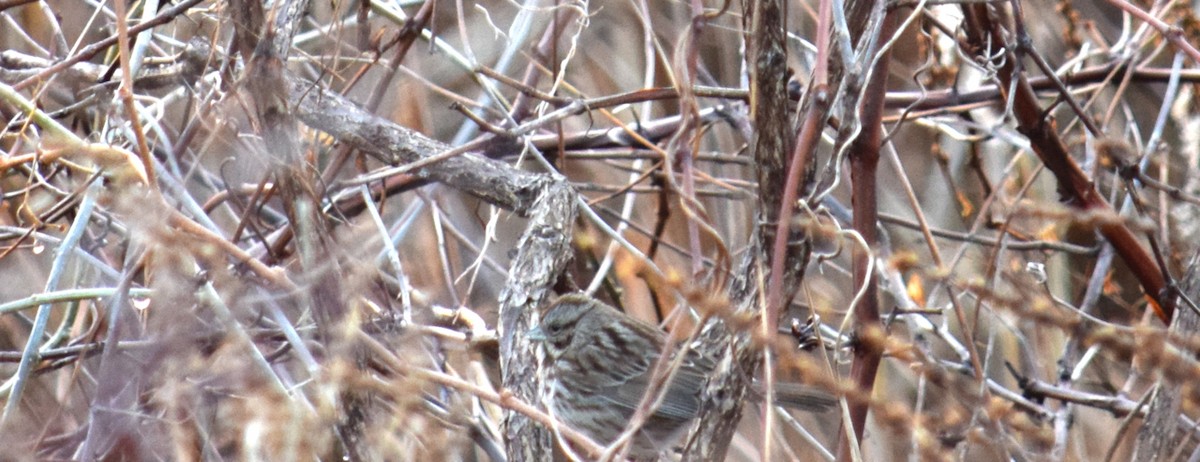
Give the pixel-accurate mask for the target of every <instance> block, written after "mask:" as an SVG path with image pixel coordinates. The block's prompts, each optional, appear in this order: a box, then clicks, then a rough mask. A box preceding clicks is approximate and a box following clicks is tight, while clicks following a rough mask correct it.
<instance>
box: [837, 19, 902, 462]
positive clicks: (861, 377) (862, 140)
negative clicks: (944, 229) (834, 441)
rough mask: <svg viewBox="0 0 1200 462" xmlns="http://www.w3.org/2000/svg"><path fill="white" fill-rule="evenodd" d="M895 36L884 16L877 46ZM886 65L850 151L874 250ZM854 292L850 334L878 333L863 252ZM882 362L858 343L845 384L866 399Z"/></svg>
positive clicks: (864, 228) (844, 449) (870, 88)
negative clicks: (860, 292) (860, 290)
mask: <svg viewBox="0 0 1200 462" xmlns="http://www.w3.org/2000/svg"><path fill="white" fill-rule="evenodd" d="M895 32H896V18H895V13H894V12H888V13H886V15H885V17H884V19H883V24H882V25H881V27H880V30H879V33H878V36H879V37H880V40H881V41H882V40H888V39H889V38H891V37H892V35H893V34H894V33H895ZM890 64H891V48H887V49H884V50H882V51H880V53H879V55H878V56H877V57H876V58H875V64H874V67H873V69H872V70H871V74H870V78H869V79H868V81H867V83H866V85H865V86H864V91H863V96H862V97H863V99H862V103H861V104H862V105H861V109H860V112H859V116H860V117H859V123H860V124H861V128H862V132H861V133H859V136H858V138H856V139H855V140H854V141H853V144H852V145H851V147H850V151H849V161H850V181H851V183H852V186H851V187H852V203H853V207H854V230H855V231H857V232H858V233H859V234H860V235H861V236H862V238H863V240H865V241H866V243H867V245H868V246H872V247H873V246H874V245H875V243H876V242H878V241H879V236H878V233H877V232H876V223H877V220H878V212H879V208H878V207H879V203H878V200H877V199H876V193H877V184H876V174H877V170H878V165H879V148H880V144H881V143H882V142H883V125H882V121H883V110H884V102H885V99H884V96H886V94H887V82H888V70H889V68H890ZM853 258H854V259H853V263H854V287H864V286H865V287H866V291H865V292H864V293H865V294H866V296H864V297H862V299H861V300H859V301H858V306H856V307H854V308H853V309H854V325H855V327H854V330H855V332H858V333H860V334H861V333H865V332H872V331H876V332H878V331H882V322H881V320H880V317H879V299H878V297H876V296H875V289H876V287H875V278H874V275H872V274H871V273H870V272H869V269H870V268H871V267H872V266H871V261H870V259H872V258H874V256H873V255H872V254H871V253H870V251H869V250H868V249H857V250H855V252H854V257H853ZM882 358H883V350H882V349H881V348H880V345H877V344H875V343H874V342H859V343H858V344H857V345H855V347H854V360H853V362H851V364H850V380H851V381H853V382H854V384H855V387H856V388H857V389H859V390H861V391H863V392H864V393H870V391H871V390H872V389H874V388H875V375H876V372H877V371H878V370H879V363H880V361H881V360H882ZM869 409H870V408H869V403H868V402H865V401H855V402H851V403H850V426H851V428H852V429H853V432H854V433H853V434H854V435H857V436H858V438H859V439H861V438H862V432H863V428H864V427H865V426H866V422H867V411H868V410H869ZM851 443H852V442H851V441H848V440H846V439H842V440H841V444H839V445H838V455H839V456H838V458H839V460H847V459H848V458H849V456H850V454H851V453H852V451H850V448H849V444H851Z"/></svg>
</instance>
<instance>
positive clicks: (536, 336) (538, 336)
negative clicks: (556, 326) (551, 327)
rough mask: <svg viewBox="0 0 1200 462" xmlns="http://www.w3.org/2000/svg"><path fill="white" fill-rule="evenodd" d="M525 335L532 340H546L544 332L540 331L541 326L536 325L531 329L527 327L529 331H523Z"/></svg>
mask: <svg viewBox="0 0 1200 462" xmlns="http://www.w3.org/2000/svg"><path fill="white" fill-rule="evenodd" d="M525 337H526V338H528V339H529V340H531V341H534V342H544V341H546V334H545V333H544V332H542V326H537V327H534V328H533V329H529V332H526V333H525Z"/></svg>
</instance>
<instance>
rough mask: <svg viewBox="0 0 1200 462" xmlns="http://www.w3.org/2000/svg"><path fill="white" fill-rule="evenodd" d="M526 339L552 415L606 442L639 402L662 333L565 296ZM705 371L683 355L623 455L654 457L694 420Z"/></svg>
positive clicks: (663, 337)
mask: <svg viewBox="0 0 1200 462" xmlns="http://www.w3.org/2000/svg"><path fill="white" fill-rule="evenodd" d="M529 338H530V339H531V340H534V341H537V342H541V344H542V346H543V348H544V349H545V351H546V360H547V363H546V366H545V367H546V379H547V384H548V385H549V393H550V408H551V411H552V412H553V414H554V416H555V417H556V418H558V419H559V420H561V421H562V422H564V423H566V424H567V425H570V426H571V427H572V428H574V429H576V430H579V431H581V432H583V433H584V434H586V435H588V436H589V437H591V438H592V439H593V440H595V441H596V442H597V443H600V444H605V445H607V444H610V443H612V442H613V441H615V440H616V439H617V437H618V436H620V434H621V433H622V432H623V431H624V430H625V426H626V425H627V424H628V423H629V422H630V419H631V418H632V417H633V414H634V412H635V411H636V410H637V407H638V405H639V404H640V403H641V402H642V397H643V395H644V394H645V392H646V389H647V387H648V385H649V383H650V380H651V379H652V378H653V373H654V365H655V363H656V361H658V358H659V356H660V355H661V353H662V351H663V344H664V342H665V341H666V333H665V332H663V331H661V330H659V329H658V328H657V327H656V326H654V325H652V324H649V323H646V322H643V321H640V320H638V319H634V318H632V317H630V316H628V315H626V314H624V313H622V312H620V311H617V310H616V309H615V308H613V307H611V306H608V305H606V304H604V303H601V302H599V301H596V300H595V299H592V298H591V297H588V296H586V295H582V294H570V295H564V296H562V297H559V298H558V299H557V300H555V301H554V303H553V304H551V306H550V308H548V309H547V310H546V312H545V314H544V315H543V317H542V322H541V324H539V325H538V326H537V327H535V328H534V329H533V330H531V331H530V332H529ZM712 368H713V365H712V363H711V362H709V361H704V360H703V358H701V357H700V356H699V355H697V354H695V353H691V351H690V350H689V354H688V356H687V357H686V359H685V360H684V362H683V365H682V367H680V368H679V370H677V371H675V374H674V376H673V378H672V380H671V382H670V383H669V384H667V385H666V394H665V395H664V397H663V400H662V403H661V405H659V406H658V408H657V409H655V411H654V413H653V414H651V415H650V416H649V418H648V419H646V421H645V424H644V425H642V427H641V429H640V430H639V431H638V433H637V434H636V435H635V436H634V438H633V439H632V441H631V443H630V451H629V455H630V456H633V457H634V458H638V459H641V458H648V457H654V456H655V455H657V454H659V453H661V452H662V451H665V450H668V449H670V448H671V445H672V444H674V442H675V440H677V439H678V438H679V437H680V436H682V434H683V432H684V431H685V430H687V426H688V424H689V423H691V421H692V419H693V418H694V417H695V416H696V412H697V410H698V408H699V406H700V388H701V386H703V384H704V380H705V377H706V376H707V375H708V373H709V372H710V371H711V370H712Z"/></svg>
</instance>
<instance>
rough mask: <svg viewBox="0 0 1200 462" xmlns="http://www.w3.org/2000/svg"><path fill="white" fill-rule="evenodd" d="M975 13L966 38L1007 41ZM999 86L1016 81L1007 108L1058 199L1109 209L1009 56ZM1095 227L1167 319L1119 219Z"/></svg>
mask: <svg viewBox="0 0 1200 462" xmlns="http://www.w3.org/2000/svg"><path fill="white" fill-rule="evenodd" d="M970 11H973V12H974V14H970V15H968V19H969V22H973V23H975V24H976V25H977V27H976V28H970V29H969V30H968V38H969V40H972V43H975V44H976V46H981V45H982V43H984V40H985V39H984V34H990V39H991V40H992V43H1006V42H1005V41H1004V35H1005V34H1004V31H1003V30H1002V28H1001V27H1002V26H1001V25H999V24H996V23H993V22H992V20H991V18H990V17H989V14H988V12H987V11H986V7H985V6H982V5H977V6H972V7H970ZM998 74H999V76H1000V78H1001V80H1002V81H1003V82H1004V86H1005V87H1006V88H1007V87H1009V86H1010V85H1011V84H1012V82H1013V80H1014V79H1015V80H1016V92H1015V94H1013V95H1006V96H1007V97H1009V98H1012V100H1013V104H1012V112H1013V116H1014V118H1015V119H1016V121H1017V129H1018V131H1020V132H1021V134H1023V135H1025V137H1026V138H1028V139H1029V144H1030V146H1031V147H1032V148H1033V151H1034V152H1035V153H1036V154H1037V155H1038V157H1039V158H1040V159H1041V160H1042V163H1043V164H1045V165H1046V168H1047V169H1048V170H1050V172H1051V173H1053V174H1054V177H1055V179H1057V180H1058V192H1059V195H1060V196H1061V200H1062V201H1063V202H1064V203H1066V204H1068V205H1070V206H1072V207H1074V208H1077V209H1079V210H1082V211H1090V212H1112V206H1111V205H1109V204H1108V201H1106V200H1104V198H1103V197H1102V196H1100V194H1099V193H1097V192H1096V189H1095V187H1093V186H1092V181H1091V179H1089V178H1088V176H1087V174H1085V173H1084V172H1083V169H1081V168H1080V167H1079V164H1077V163H1076V162H1075V160H1074V159H1073V158H1071V156H1070V154H1069V153H1068V152H1067V147H1066V144H1064V143H1063V141H1062V138H1060V137H1059V136H1058V133H1057V132H1055V131H1054V126H1053V124H1052V123H1050V122H1049V121H1047V120H1046V119H1045V118H1044V111H1043V110H1042V108H1041V106H1040V105H1039V104H1038V100H1037V94H1036V93H1035V92H1034V90H1033V87H1032V86H1031V85H1030V84H1029V80H1028V79H1027V78H1026V76H1025V74H1024V73H1023V72H1017V71H1016V66H1015V65H1014V59H1013V58H1012V57H1011V56H1010V58H1009V59H1008V60H1006V61H1005V63H1004V65H1003V66H1002V67H1001V69H1000V72H999V73H998ZM1096 227H1097V230H1098V231H1099V232H1100V234H1101V235H1102V236H1104V238H1105V239H1107V240H1108V242H1109V243H1110V244H1112V246H1113V249H1114V250H1116V252H1117V255H1119V256H1120V257H1121V259H1122V260H1124V261H1125V264H1126V265H1128V266H1129V269H1130V270H1131V271H1132V272H1133V274H1134V276H1135V277H1137V279H1138V281H1139V282H1140V283H1141V284H1142V289H1143V290H1145V292H1146V294H1147V295H1149V296H1150V297H1151V298H1152V299H1153V303H1151V304H1150V305H1151V308H1153V309H1154V312H1155V314H1157V315H1158V317H1159V319H1161V320H1162V321H1163V322H1167V323H1169V322H1170V320H1171V316H1172V315H1173V314H1174V310H1175V306H1174V302H1173V301H1172V300H1171V298H1170V297H1169V296H1168V294H1167V290H1166V289H1167V285H1166V279H1165V278H1164V277H1163V273H1162V269H1160V268H1159V267H1158V265H1157V264H1156V263H1155V261H1154V258H1153V257H1151V256H1150V254H1149V253H1147V252H1146V249H1145V248H1143V247H1142V245H1141V243H1140V242H1138V239H1137V237H1136V236H1135V235H1134V234H1133V232H1132V231H1130V230H1129V228H1128V227H1127V226H1126V225H1125V224H1124V223H1122V222H1119V221H1114V220H1106V221H1103V222H1101V223H1099V224H1097V225H1096Z"/></svg>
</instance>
